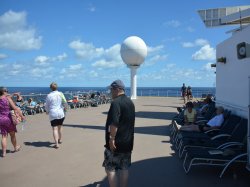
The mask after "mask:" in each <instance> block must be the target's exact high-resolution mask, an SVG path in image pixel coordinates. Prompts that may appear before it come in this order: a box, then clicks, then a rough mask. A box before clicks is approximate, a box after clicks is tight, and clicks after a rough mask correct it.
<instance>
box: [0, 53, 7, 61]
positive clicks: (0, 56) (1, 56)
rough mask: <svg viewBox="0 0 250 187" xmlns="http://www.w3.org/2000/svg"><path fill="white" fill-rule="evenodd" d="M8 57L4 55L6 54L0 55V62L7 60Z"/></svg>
mask: <svg viewBox="0 0 250 187" xmlns="http://www.w3.org/2000/svg"><path fill="white" fill-rule="evenodd" d="M7 57H8V56H7V55H6V54H2V53H0V60H1V59H5V58H7Z"/></svg>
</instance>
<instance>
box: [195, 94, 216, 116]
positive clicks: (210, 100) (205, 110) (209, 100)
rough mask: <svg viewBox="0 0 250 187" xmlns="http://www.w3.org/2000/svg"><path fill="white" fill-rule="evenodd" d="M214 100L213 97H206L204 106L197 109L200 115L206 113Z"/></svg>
mask: <svg viewBox="0 0 250 187" xmlns="http://www.w3.org/2000/svg"><path fill="white" fill-rule="evenodd" d="M212 102H213V101H212V99H211V98H206V99H204V101H203V104H202V106H201V107H200V108H198V109H197V112H198V114H200V115H203V114H205V113H206V112H207V110H208V108H209V104H211V103H212Z"/></svg>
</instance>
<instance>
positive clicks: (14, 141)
mask: <svg viewBox="0 0 250 187" xmlns="http://www.w3.org/2000/svg"><path fill="white" fill-rule="evenodd" d="M10 139H11V143H12V145H13V147H14V150H15V151H19V150H20V147H21V146H20V145H17V141H16V132H10Z"/></svg>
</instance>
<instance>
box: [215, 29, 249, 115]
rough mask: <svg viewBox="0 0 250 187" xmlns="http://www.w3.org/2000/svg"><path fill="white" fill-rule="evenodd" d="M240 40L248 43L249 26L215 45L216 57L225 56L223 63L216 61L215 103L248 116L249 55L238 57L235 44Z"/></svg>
mask: <svg viewBox="0 0 250 187" xmlns="http://www.w3.org/2000/svg"><path fill="white" fill-rule="evenodd" d="M241 42H247V43H249V44H250V26H248V27H246V28H245V29H243V30H242V31H239V32H236V33H234V34H233V35H232V36H231V37H230V38H229V39H227V40H225V41H223V42H222V43H220V44H218V45H217V47H216V59H217V58H220V57H226V63H225V64H224V63H221V62H216V103H217V105H222V106H224V108H227V109H229V110H231V111H232V113H235V114H237V115H240V116H243V117H245V118H248V105H249V96H250V91H249V89H250V88H249V78H248V77H249V76H250V57H249V58H244V59H238V57H237V44H239V43H241Z"/></svg>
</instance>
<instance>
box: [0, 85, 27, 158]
mask: <svg viewBox="0 0 250 187" xmlns="http://www.w3.org/2000/svg"><path fill="white" fill-rule="evenodd" d="M11 110H14V113H15V114H16V116H19V117H20V118H21V120H22V121H24V120H25V117H24V116H23V114H22V112H21V110H19V108H18V107H17V106H16V105H15V103H14V102H13V100H12V99H11V97H10V96H9V95H8V90H7V88H5V87H0V134H1V135H2V141H1V144H2V157H5V156H6V151H7V138H8V134H10V138H11V143H12V145H13V147H14V151H15V152H17V151H19V150H20V149H21V146H20V145H18V144H17V139H16V132H17V129H16V125H15V124H14V122H13V119H12V114H11Z"/></svg>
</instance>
